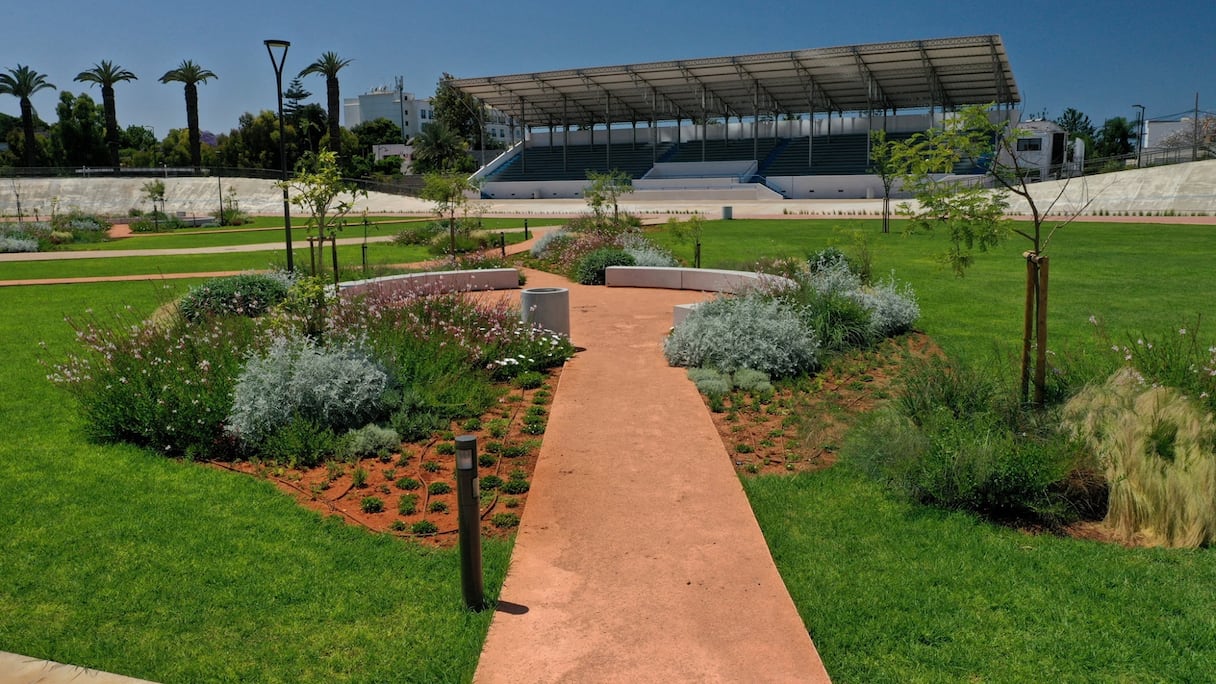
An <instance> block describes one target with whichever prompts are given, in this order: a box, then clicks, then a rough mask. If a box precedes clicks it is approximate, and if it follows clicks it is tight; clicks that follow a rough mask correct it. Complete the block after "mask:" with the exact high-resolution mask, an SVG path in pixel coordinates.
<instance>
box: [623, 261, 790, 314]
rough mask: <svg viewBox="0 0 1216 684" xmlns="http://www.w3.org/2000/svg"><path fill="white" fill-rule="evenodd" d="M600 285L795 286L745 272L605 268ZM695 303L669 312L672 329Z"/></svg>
mask: <svg viewBox="0 0 1216 684" xmlns="http://www.w3.org/2000/svg"><path fill="white" fill-rule="evenodd" d="M604 284H605V285H607V286H608V287H649V288H657V289H663V290H696V291H698V292H725V293H727V294H736V293H739V292H746V291H747V290H750V289H752V288H755V287H759V286H760V285H761V284H763V285H764V287H767V288H771V287H777V288H786V287H791V288H792V287H797V286H798V284H797V283H795V282H794V281H792V280H790V279H789V278H784V277H782V276H774V275H766V274H761V273H753V272H749V271H728V270H725V269H717V268H681V267H677V266H672V267H662V266H609V267H607V268H605V269H604ZM697 306H698V304H696V303H693V304H677V305H675V307H674V309H673V310H672V314H671V320H672V326H677V325H679V324H680V323H681V322H683V321H684V319H685V318H687V317H688V314H690V313H692V312H693V311H694V310H695V309H696V308H697Z"/></svg>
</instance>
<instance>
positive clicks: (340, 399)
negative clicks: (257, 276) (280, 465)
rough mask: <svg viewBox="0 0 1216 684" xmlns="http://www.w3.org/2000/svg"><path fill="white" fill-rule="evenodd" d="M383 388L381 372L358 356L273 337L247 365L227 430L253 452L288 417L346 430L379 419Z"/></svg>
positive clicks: (347, 350)
mask: <svg viewBox="0 0 1216 684" xmlns="http://www.w3.org/2000/svg"><path fill="white" fill-rule="evenodd" d="M388 386H389V383H388V375H387V374H386V373H385V371H384V369H383V368H381V367H380V366H379V365H378V364H376V363H375V362H373V361H371V360H370V359H369V358H367V356H366V355H364V354H363V353H361V352H358V351H355V350H354V349H351V348H343V347H336V348H330V349H326V348H321V347H318V346H317V345H316V344H315V343H313V342H312V341H311V340H309V339H307V338H303V337H283V336H276V337H275V338H274V339H273V341H272V342H271V344H270V347H269V349H268V350H267V351H266V352H265V353H259V354H254V355H252V356H251V357H250V358H249V361H248V362H247V363H246V365H245V370H244V372H242V373H241V376H240V378H239V379H238V380H237V383H236V387H235V388H234V390H233V404H232V411H231V412H230V413H229V415H228V421H227V426H226V427H227V430H228V432H229V433H230V434H232V435H233V436H235V437H237V438H238V439H240V440H241V441H242V442H243V443H245V444H247V445H249V446H252V447H255V448H256V447H257V446H258V445H259V444H260V443H261V442H262V441H263V440H264V439H265V437H266V435H267V434H269V433H270V432H271V431H272V430H274V429H275V428H276V427H278V426H280V425H283V424H285V423H286V422H287V421H289V420H290V419H291V417H292V416H293V415H300V416H301V417H304V418H307V419H310V420H315V421H317V422H318V423H320V424H323V425H325V426H327V427H329V428H332V429H335V430H345V429H349V428H351V427H353V426H356V425H364V424H366V423H367V422H369V421H370V420H374V419H375V418H377V417H378V416H379V414H380V413H381V411H382V408H383V404H382V401H383V395H384V393H385V391H386V390H387V389H388Z"/></svg>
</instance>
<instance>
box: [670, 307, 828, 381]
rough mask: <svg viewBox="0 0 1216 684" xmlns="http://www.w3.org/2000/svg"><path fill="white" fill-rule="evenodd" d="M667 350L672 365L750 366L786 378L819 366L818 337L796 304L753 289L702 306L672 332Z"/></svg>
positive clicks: (724, 368)
mask: <svg viewBox="0 0 1216 684" xmlns="http://www.w3.org/2000/svg"><path fill="white" fill-rule="evenodd" d="M663 353H664V354H665V355H666V356H667V362H668V363H670V364H671V365H673V366H686V367H693V366H710V367H714V368H717V369H719V370H722V371H724V372H728V373H733V372H734V371H736V370H738V369H740V368H751V369H754V370H758V371H762V372H764V373H768V374H769V375H770V376H772V377H782V376H788V375H794V374H796V373H798V372H801V371H804V370H810V369H812V368H814V367H815V366H816V365H818V361H819V357H818V354H819V341H818V340H817V339H816V337H815V333H814V331H813V330H812V329H811V328H810V327H809V326H808V325H807V324H806V323H804V322H803V320H802V316H800V312H799V311H798V310H797V309H796V308H795V307H794V306H793V305H791V304H789V303H787V302H785V301H784V300H781V299H773V298H768V297H765V296H763V295H761V294H758V293H748V294H744V295H742V296H738V297H718V298H716V299H713V300H711V301H708V302H705V303H704V304H702V305H700V306H699V307H697V309H696V310H695V311H693V312H692V313H691V314H689V316H688V317H687V318H685V319H684V321H683V322H682V323H681V324H680V325H679V326H677V327H676V329H675V330H673V331H672V333H671V335H670V336H669V337H668V338H667V341H666V342H665V343H664V345H663Z"/></svg>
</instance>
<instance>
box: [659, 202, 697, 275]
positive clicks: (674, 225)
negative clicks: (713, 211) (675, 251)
mask: <svg viewBox="0 0 1216 684" xmlns="http://www.w3.org/2000/svg"><path fill="white" fill-rule="evenodd" d="M667 231H668V232H670V233H671V236H672V237H673V238H675V239H676V241H677V242H685V241H688V240H692V267H693V268H701V238H702V237H703V236H704V235H705V222H704V221H703V220H701V215H700V214H693V215H691V216H689V217H688V218H687V219H686V220H684V221H681V220H680V219H679V218H678V217H675V216H672V217H671V218H668V219H667Z"/></svg>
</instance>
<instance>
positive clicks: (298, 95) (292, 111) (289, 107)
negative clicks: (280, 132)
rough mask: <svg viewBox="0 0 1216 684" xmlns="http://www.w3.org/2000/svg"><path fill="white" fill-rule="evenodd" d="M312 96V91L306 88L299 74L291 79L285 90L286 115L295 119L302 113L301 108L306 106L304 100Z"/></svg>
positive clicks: (284, 105) (284, 108)
mask: <svg viewBox="0 0 1216 684" xmlns="http://www.w3.org/2000/svg"><path fill="white" fill-rule="evenodd" d="M310 97H312V93H310V92H308V91H307V90H305V89H304V84H303V83H302V82H301V81H300V77H299V76H296V77H295V78H293V79H291V83H289V84H288V85H287V90H284V91H283V114H284V116H286V117H287V118H288V119H292V120H295V119H296V118H297V116H298V115H299V113H300V108H301V107H303V106H304V100H307V99H308V98H310Z"/></svg>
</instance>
